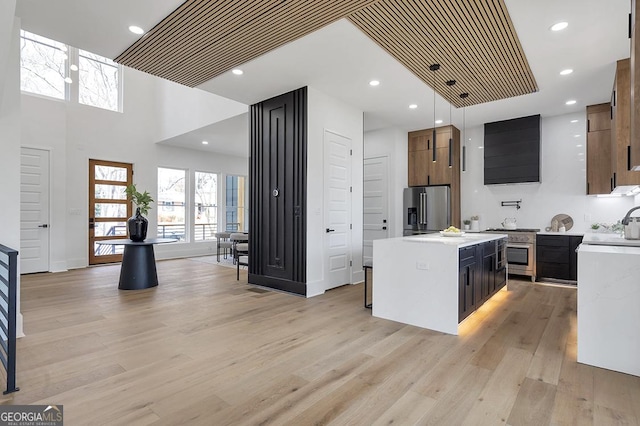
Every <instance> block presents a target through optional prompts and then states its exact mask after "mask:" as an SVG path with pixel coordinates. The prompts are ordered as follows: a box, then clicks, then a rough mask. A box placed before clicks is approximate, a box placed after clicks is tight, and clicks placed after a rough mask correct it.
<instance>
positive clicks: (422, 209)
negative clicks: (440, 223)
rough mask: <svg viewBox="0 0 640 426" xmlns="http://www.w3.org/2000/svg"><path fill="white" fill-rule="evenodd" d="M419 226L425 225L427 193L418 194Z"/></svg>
mask: <svg viewBox="0 0 640 426" xmlns="http://www.w3.org/2000/svg"><path fill="white" fill-rule="evenodd" d="M420 224H421V225H426V224H427V193H426V192H421V193H420Z"/></svg>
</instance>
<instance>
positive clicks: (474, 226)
mask: <svg viewBox="0 0 640 426" xmlns="http://www.w3.org/2000/svg"><path fill="white" fill-rule="evenodd" d="M471 230H472V231H480V216H471Z"/></svg>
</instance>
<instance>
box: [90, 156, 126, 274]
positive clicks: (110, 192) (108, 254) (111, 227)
mask: <svg viewBox="0 0 640 426" xmlns="http://www.w3.org/2000/svg"><path fill="white" fill-rule="evenodd" d="M132 182H133V165H131V164H129V163H116V162H113V161H102V160H89V265H97V264H100V263H110V262H120V261H122V252H123V246H114V245H99V244H97V241H100V240H111V239H117V238H122V239H126V238H127V218H129V217H131V216H132V215H133V207H132V205H131V203H130V202H128V201H127V195H126V194H125V192H124V190H125V188H126V187H127V185H130V184H131V183H132Z"/></svg>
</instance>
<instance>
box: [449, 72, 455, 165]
mask: <svg viewBox="0 0 640 426" xmlns="http://www.w3.org/2000/svg"><path fill="white" fill-rule="evenodd" d="M454 84H456V81H455V80H449V81H447V86H449V99H451V88H452V87H453V85H454ZM449 127H450V129H449V168H451V167H453V121H452V120H451V102H449Z"/></svg>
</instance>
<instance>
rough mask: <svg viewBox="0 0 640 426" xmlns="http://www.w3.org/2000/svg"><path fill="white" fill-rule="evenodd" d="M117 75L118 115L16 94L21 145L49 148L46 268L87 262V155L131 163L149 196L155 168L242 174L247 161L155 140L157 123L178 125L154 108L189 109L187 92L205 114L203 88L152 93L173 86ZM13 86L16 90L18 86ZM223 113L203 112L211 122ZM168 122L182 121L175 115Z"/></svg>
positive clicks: (163, 254)
mask: <svg viewBox="0 0 640 426" xmlns="http://www.w3.org/2000/svg"><path fill="white" fill-rule="evenodd" d="M123 79H124V97H123V99H124V113H118V112H113V111H107V110H103V109H100V108H93V107H88V106H85V105H79V104H77V103H73V102H63V101H56V100H50V99H45V98H41V97H37V96H32V95H27V94H25V95H22V116H21V122H22V141H21V144H22V145H23V146H30V147H38V148H43V149H48V150H50V151H51V153H52V155H51V159H52V160H51V162H52V164H51V166H52V167H51V170H52V172H51V200H52V204H51V228H50V232H51V240H52V241H57V243H56V244H55V245H53V246H52V250H51V253H50V259H51V270H52V271H60V270H65V269H67V268H80V267H85V266H86V265H87V264H88V250H89V248H88V219H87V218H88V196H89V189H88V173H89V167H88V163H89V159H99V160H108V161H119V162H127V163H133V165H134V178H133V180H134V182H135V183H136V185H137V186H138V188H139V189H141V190H148V191H149V192H150V193H151V194H152V196H153V197H154V199H157V167H158V166H165V167H177V168H190V169H193V167H197V168H198V169H199V170H203V171H206V170H207V169H208V170H210V171H218V172H224V173H233V174H240V175H246V174H247V173H248V169H247V160H246V159H238V158H236V157H229V156H222V155H213V154H207V153H205V152H202V151H195V150H187V149H179V148H171V147H165V146H162V145H158V144H156V142H157V139H156V138H157V137H158V134H159V133H158V132H159V131H158V129H159V128H162V127H163V126H164V127H165V128H174V129H175V128H178V127H179V126H174V125H171V124H168V123H167V122H168V121H170V117H167V116H165V115H164V114H160V113H159V108H160V107H159V106H158V105H159V104H169V105H171V108H172V109H175V108H177V109H179V108H180V105H183V106H184V109H185V110H189V109H190V108H191V107H192V106H190V105H191V104H190V98H189V96H187V92H189V93H191V94H192V95H193V100H194V105H200V107H201V115H206V108H205V107H204V105H203V102H202V98H203V95H204V96H205V97H206V95H207V94H206V93H204V92H202V91H201V90H199V89H189V88H184V87H181V88H180V89H176V90H163V91H161V92H158V91H157V88H158V87H165V88H166V85H175V83H170V82H159V79H158V78H156V77H153V76H150V75H148V74H144V73H141V72H139V71H136V70H133V69H131V68H124V70H123ZM15 87H16V88H17V90H18V93H19V83H18V84H17V85H16V86H15ZM185 91H187V92H185ZM176 92H178V93H180V96H178V97H177V98H176V99H170V98H166V97H165V96H169V95H170V94H172V93H176ZM211 96H213V97H214V98H216V99H217V98H218V97H217V96H214V95H211ZM223 104H225V103H224V102H223ZM243 111H246V106H245V107H244V109H243ZM226 114H227V112H220V111H217V110H212V111H210V114H209V117H210V120H211V121H210V123H211V122H214V121H216V120H217V119H219V117H221V116H225V117H226ZM174 119H175V120H182V118H181V116H176V117H174ZM16 122H20V119H18V120H16ZM191 123H193V122H191ZM210 123H207V124H210ZM230 143H248V142H247V141H246V140H245V141H230ZM18 187H19V178H18V180H17V181H16V188H18ZM154 213H155V212H154V210H152V211H151V212H150V215H149V221H150V232H149V235H150V236H154V235H155V230H156V225H157V219H156V216H155V214H154ZM211 251H212V250H211V244H210V243H207V244H202V243H199V244H196V243H184V244H183V243H180V244H171V245H167V246H165V247H158V249H157V257H158V258H168V257H180V256H185V255H198V254H209V253H211Z"/></svg>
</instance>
